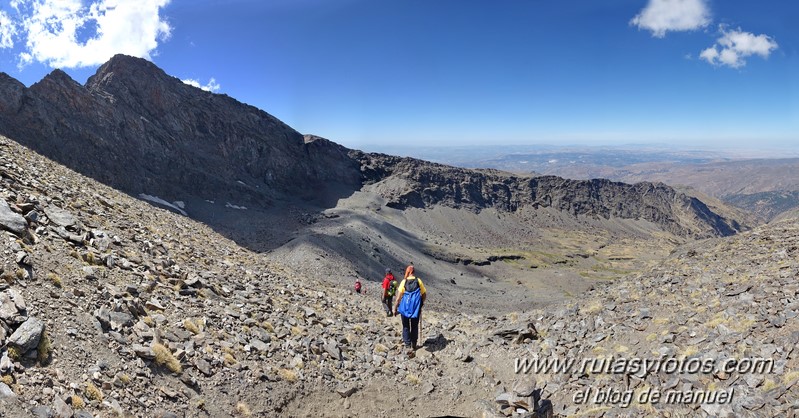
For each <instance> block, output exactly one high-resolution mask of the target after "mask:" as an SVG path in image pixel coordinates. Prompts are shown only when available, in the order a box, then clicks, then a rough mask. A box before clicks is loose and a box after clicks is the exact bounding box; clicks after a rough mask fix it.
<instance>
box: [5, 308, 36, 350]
mask: <svg viewBox="0 0 799 418" xmlns="http://www.w3.org/2000/svg"><path fill="white" fill-rule="evenodd" d="M42 332H44V322H42V321H40V320H39V319H38V318H36V317H34V316H32V317H30V318H28V320H27V321H25V322H23V323H22V325H20V326H19V328H17V330H16V331H14V333H13V334H11V336H10V337H9V338H8V344H10V345H13V346H16V347H18V348H19V349H20V351H21V352H23V353H27V352H28V351H30V350H32V349H34V348H36V346H37V345H39V340H40V339H41V338H42Z"/></svg>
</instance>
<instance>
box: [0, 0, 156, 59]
mask: <svg viewBox="0 0 799 418" xmlns="http://www.w3.org/2000/svg"><path fill="white" fill-rule="evenodd" d="M169 1H170V0H96V1H91V2H90V3H89V5H88V6H84V5H83V1H82V0H16V1H13V2H12V3H11V6H12V8H13V9H14V10H15V11H16V13H17V14H18V19H16V21H15V22H14V28H15V30H14V32H13V33H12V35H18V36H20V37H22V38H23V40H24V44H25V50H24V51H23V52H21V53H20V54H19V59H20V64H21V65H27V64H29V63H31V62H34V61H37V62H41V63H44V64H47V65H49V66H51V67H62V68H63V67H67V68H75V67H87V66H94V65H98V64H102V63H104V62H105V61H107V60H108V59H109V58H111V57H112V56H113V55H115V54H127V55H132V56H136V57H141V58H148V59H149V58H150V54H152V53H154V51H155V49H156V48H157V47H158V42H159V41H162V40H166V39H168V37H169V34H170V32H171V27H170V26H169V24H168V23H167V22H166V21H165V20H164V19H162V17H161V16H160V15H159V12H160V10H161V8H163V7H164V6H166V5H167V4H168V3H169ZM2 23H3V21H2V17H0V47H4V48H8V47H11V46H13V43H6V42H5V41H6V39H7V38H6V37H4V35H5V32H4V31H5V29H4V28H5V25H3V24H2Z"/></svg>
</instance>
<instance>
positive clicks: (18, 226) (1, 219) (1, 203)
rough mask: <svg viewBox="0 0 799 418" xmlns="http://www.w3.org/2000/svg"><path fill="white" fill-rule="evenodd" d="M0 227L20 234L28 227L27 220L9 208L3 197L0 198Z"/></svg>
mask: <svg viewBox="0 0 799 418" xmlns="http://www.w3.org/2000/svg"><path fill="white" fill-rule="evenodd" d="M0 228H2V229H5V230H8V231H11V232H13V233H15V234H17V235H22V234H24V233H25V230H26V229H27V228H28V221H26V220H25V218H23V217H22V215H20V214H18V213H16V212H14V211H13V210H11V207H9V206H8V203H7V202H6V201H5V199H0Z"/></svg>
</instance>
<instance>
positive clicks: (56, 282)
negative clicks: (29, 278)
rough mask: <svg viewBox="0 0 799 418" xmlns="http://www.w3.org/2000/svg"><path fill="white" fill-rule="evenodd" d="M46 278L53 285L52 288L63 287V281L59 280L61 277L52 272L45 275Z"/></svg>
mask: <svg viewBox="0 0 799 418" xmlns="http://www.w3.org/2000/svg"><path fill="white" fill-rule="evenodd" d="M47 278H48V279H49V280H50V281H51V282H52V283H53V286H55V287H64V281H63V280H61V276H59V275H57V274H55V273H53V272H52V271H51V272H49V273H47Z"/></svg>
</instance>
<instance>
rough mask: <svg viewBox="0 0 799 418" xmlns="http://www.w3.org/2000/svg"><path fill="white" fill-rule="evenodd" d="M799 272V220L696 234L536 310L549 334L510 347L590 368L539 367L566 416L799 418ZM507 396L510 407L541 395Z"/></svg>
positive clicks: (543, 384) (501, 399) (516, 352)
mask: <svg viewBox="0 0 799 418" xmlns="http://www.w3.org/2000/svg"><path fill="white" fill-rule="evenodd" d="M797 277H799V223H797V221H796V220H795V219H794V220H788V221H783V222H780V223H776V224H774V225H769V226H765V227H762V228H759V229H757V230H755V231H752V232H748V233H744V234H741V235H738V236H734V237H730V238H725V239H715V240H708V241H701V242H697V243H693V244H691V245H688V246H685V247H683V248H682V249H681V250H679V251H678V252H676V253H675V254H673V255H672V256H671V257H669V258H668V259H667V260H665V261H664V262H663V263H662V264H661V265H660V266H659V267H657V268H655V269H653V270H652V271H651V272H648V273H645V274H642V275H639V276H636V277H629V278H627V279H624V280H620V281H617V282H614V283H609V284H607V285H606V286H600V287H598V288H597V289H595V290H594V291H591V292H589V293H588V294H586V295H584V296H583V297H580V298H579V301H575V302H574V303H571V304H568V305H566V306H562V307H552V308H551V309H547V310H546V311H540V312H538V313H537V314H535V315H534V316H533V317H530V318H529V319H530V320H531V321H533V322H534V323H535V326H536V328H537V330H538V332H539V336H540V338H539V339H538V340H536V341H535V342H534V343H532V344H525V345H521V346H515V347H512V348H511V349H510V353H511V355H512V356H513V357H514V358H526V359H535V358H539V359H541V360H544V361H546V360H559V361H561V363H563V362H564V361H567V360H569V359H573V360H574V361H575V364H577V365H580V364H582V365H584V366H583V369H582V370H579V367H578V366H574V367H572V368H571V369H568V370H566V369H561V370H560V371H557V372H556V371H554V370H550V371H549V372H548V373H543V372H542V373H538V374H535V373H534V372H533V371H531V370H528V372H529V373H530V375H531V376H534V377H535V379H536V381H537V382H538V387H539V389H542V393H541V396H542V397H543V398H544V399H549V400H551V401H552V402H553V404H554V405H555V412H556V413H557V414H561V415H566V416H592V417H593V416H607V417H610V416H641V417H644V416H713V417H742V416H758V417H760V416H774V417H776V416H780V417H793V416H797V415H799V353H798V352H797V347H798V346H799V321H797V315H799V282H798V281H797ZM603 359H604V360H606V361H605V362H603V361H602V360H603ZM635 359H639V360H640V361H641V362H639V363H638V364H636V363H635V361H636V360H635ZM658 360H659V363H656V361H658ZM643 361H649V362H650V366H649V367H647V366H644V365H643ZM725 366H726V368H725ZM522 373H523V374H524V370H522ZM508 389H510V388H508ZM656 392H657V393H659V396H660V399H659V400H658V399H656V398H653V397H652V396H653V395H652V393H656ZM656 396H657V395H656ZM496 400H497V402H498V403H499V404H500V405H501V406H503V405H504V406H505V409H504V410H505V412H506V413H510V412H512V411H513V410H514V409H517V410H518V408H513V407H512V405H514V403H516V402H520V403H521V405H524V404H525V403H528V404H529V403H531V401H530V399H525V398H524V397H521V396H518V394H514V393H503V394H501V395H500V396H498V397H497V398H496ZM506 415H507V414H506Z"/></svg>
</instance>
